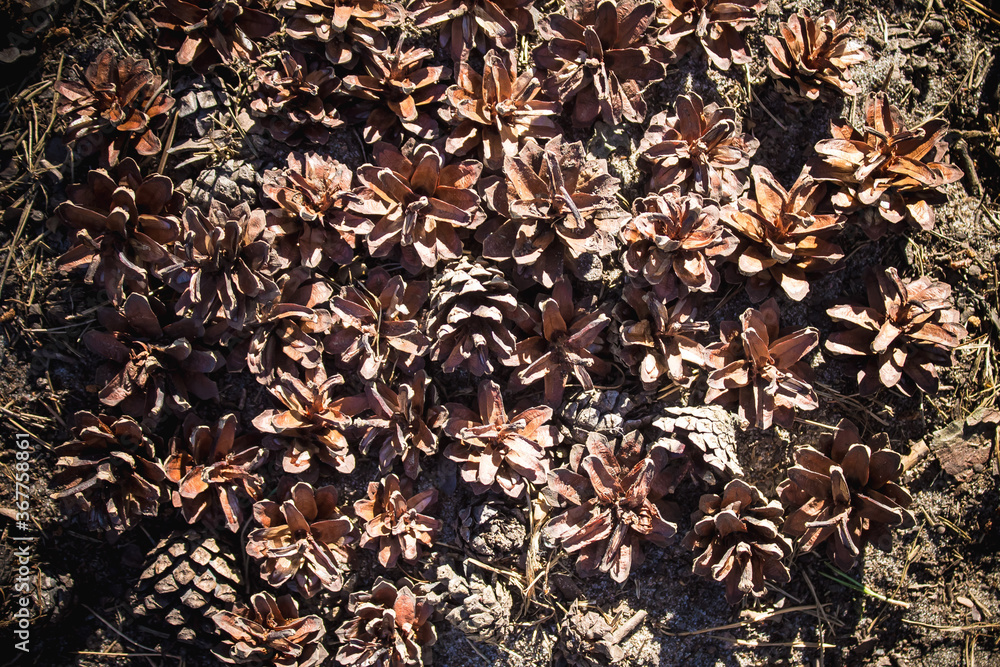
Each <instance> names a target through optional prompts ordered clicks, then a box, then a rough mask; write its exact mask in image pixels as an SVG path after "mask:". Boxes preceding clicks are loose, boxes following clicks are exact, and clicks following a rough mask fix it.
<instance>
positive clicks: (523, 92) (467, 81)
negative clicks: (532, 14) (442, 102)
mask: <svg viewBox="0 0 1000 667" xmlns="http://www.w3.org/2000/svg"><path fill="white" fill-rule="evenodd" d="M484 2H486V3H488V4H489V0H484ZM456 81H457V85H454V86H451V87H450V88H448V92H447V96H448V103H449V104H450V105H451V107H452V110H449V111H447V112H442V113H443V115H446V116H447V118H450V119H451V122H453V123H455V124H456V126H455V128H454V129H453V130H452V131H451V134H450V135H449V136H448V139H447V141H446V142H445V151H446V152H448V153H451V154H452V155H460V156H461V155H466V154H468V153H471V152H475V153H476V154H482V157H483V165H484V166H485V167H486V169H487V170H489V171H491V172H496V171H499V170H500V169H501V168H502V167H503V162H504V159H505V157H507V156H511V157H512V156H515V155H517V152H518V150H519V149H520V147H521V143H522V142H523V141H524V140H525V139H527V138H528V137H534V138H535V139H536V140H537V139H546V138H551V137H554V136H556V135H557V134H559V133H560V129H559V126H558V125H556V122H555V119H554V118H553V117H554V116H556V115H557V114H558V113H559V111H560V107H559V104H558V103H557V102H552V101H549V100H548V99H547V98H546V97H545V96H544V95H542V87H541V84H540V83H539V81H538V78H537V77H536V76H535V72H534V70H532V69H529V70H526V71H524V72H521V74H520V76H518V74H517V63H516V61H515V60H514V58H513V54H512V53H510V52H507V51H500V52H497V51H490V52H489V53H487V54H486V57H485V64H484V65H483V73H482V74H479V73H478V72H476V71H475V70H474V69H472V67H471V66H470V65H469V64H468V63H462V65H461V67H459V70H458V77H457V79H456Z"/></svg>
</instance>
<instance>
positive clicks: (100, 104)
mask: <svg viewBox="0 0 1000 667" xmlns="http://www.w3.org/2000/svg"><path fill="white" fill-rule="evenodd" d="M55 90H56V92H57V93H59V97H60V105H59V106H58V108H57V109H56V111H57V113H58V114H59V115H60V116H72V117H73V120H71V121H70V124H69V127H68V128H67V129H66V134H65V135H64V137H63V139H64V140H65V142H66V144H67V145H69V146H73V145H76V146H78V147H81V148H82V147H83V146H87V147H88V148H90V149H91V150H100V151H101V164H102V165H103V166H105V167H113V166H115V165H117V164H118V160H119V158H120V157H121V156H122V154H123V153H124V154H125V155H127V154H128V153H129V152H130V151H132V150H135V152H136V153H138V154H139V155H157V154H159V152H160V150H161V145H160V139H159V137H157V136H156V131H157V130H159V129H160V128H161V127H162V126H163V124H164V122H165V121H166V119H167V117H166V113H167V112H168V111H169V110H170V109H171V108H172V107H173V106H174V98H172V97H170V95H168V94H166V93H164V92H161V89H160V77H159V76H157V75H154V74H153V72H152V70H151V69H150V67H149V61H148V60H136V59H135V58H132V57H130V56H126V57H124V58H118V57H117V56H116V55H115V53H114V51H112V50H110V49H108V50H106V51H102V52H101V53H100V54H98V56H97V58H95V59H94V61H93V62H92V63H90V65H89V66H88V67H87V69H86V71H85V72H84V74H83V77H82V80H81V81H80V82H79V83H77V82H73V81H57V82H56V84H55Z"/></svg>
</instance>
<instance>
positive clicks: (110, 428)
mask: <svg viewBox="0 0 1000 667" xmlns="http://www.w3.org/2000/svg"><path fill="white" fill-rule="evenodd" d="M74 417H75V419H76V425H75V427H74V428H73V433H74V435H75V436H76V437H75V439H73V440H70V441H69V442H66V443H64V444H62V445H59V446H58V447H56V450H55V451H56V454H58V455H59V460H58V461H57V463H56V464H57V465H58V466H61V467H62V468H63V469H62V470H60V471H59V472H57V473H56V474H55V476H54V477H53V479H52V482H53V484H59V485H65V486H64V488H62V489H60V490H59V491H58V492H56V493H54V494H52V497H53V498H56V499H62V500H63V501H64V504H65V505H66V506H67V508H68V509H70V510H71V511H74V510H75V511H77V512H79V513H81V514H83V519H84V521H85V522H86V524H87V527H88V528H89V529H90V530H100V531H104V532H108V531H113V532H114V533H122V532H124V531H126V530H128V529H130V528H132V527H133V526H135V525H136V524H137V523H138V522H139V521H140V520H141V519H142V517H144V516H156V514H157V511H158V510H159V507H160V500H161V499H162V498H163V497H164V496H165V492H164V480H165V479H166V476H165V473H164V472H163V466H161V465H160V462H159V461H158V459H157V452H156V450H157V448H158V446H159V445H160V444H161V443H160V439H159V438H156V437H155V436H153V437H151V436H149V435H148V434H147V433H145V432H144V431H143V430H142V427H141V426H139V424H137V423H136V422H135V420H134V419H132V418H130V417H120V418H115V417H113V416H111V415H104V414H102V415H94V414H92V413H90V412H84V411H81V412H77V413H76V415H74Z"/></svg>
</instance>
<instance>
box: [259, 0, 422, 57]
mask: <svg viewBox="0 0 1000 667" xmlns="http://www.w3.org/2000/svg"><path fill="white" fill-rule="evenodd" d="M275 9H277V10H278V11H280V12H281V13H282V14H283V15H285V16H287V17H288V18H287V22H286V25H285V33H286V34H287V35H288V36H289V37H290V38H291V39H292V40H293V43H294V45H295V48H297V49H301V50H310V47H311V46H313V45H314V44H317V43H318V45H320V46H321V47H322V48H323V50H324V51H325V53H326V59H327V60H329V61H330V62H331V63H333V64H334V65H343V66H345V67H347V68H352V67H354V65H355V64H356V63H357V60H358V54H359V53H362V54H364V53H371V52H376V53H378V52H382V51H386V50H388V48H389V40H388V39H386V37H385V31H384V28H387V27H390V26H395V25H399V24H401V23H402V21H403V16H404V11H403V8H402V6H401V5H399V4H398V3H395V2H381V1H380V0H353V1H352V2H343V1H342V0H278V1H277V2H276V3H275Z"/></svg>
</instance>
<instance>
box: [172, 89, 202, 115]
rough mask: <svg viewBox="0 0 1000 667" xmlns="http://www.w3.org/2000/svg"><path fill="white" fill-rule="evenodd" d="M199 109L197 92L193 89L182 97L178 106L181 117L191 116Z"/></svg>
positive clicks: (178, 113)
mask: <svg viewBox="0 0 1000 667" xmlns="http://www.w3.org/2000/svg"><path fill="white" fill-rule="evenodd" d="M197 110H198V97H197V93H195V92H194V91H193V90H192V91H191V92H189V93H188V94H187V95H185V96H184V97H182V98H181V103H180V104H179V105H178V106H177V115H178V116H180V117H181V118H186V117H187V116H190V115H191V114H193V113H194V112H195V111H197Z"/></svg>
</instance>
